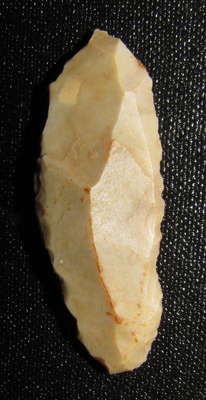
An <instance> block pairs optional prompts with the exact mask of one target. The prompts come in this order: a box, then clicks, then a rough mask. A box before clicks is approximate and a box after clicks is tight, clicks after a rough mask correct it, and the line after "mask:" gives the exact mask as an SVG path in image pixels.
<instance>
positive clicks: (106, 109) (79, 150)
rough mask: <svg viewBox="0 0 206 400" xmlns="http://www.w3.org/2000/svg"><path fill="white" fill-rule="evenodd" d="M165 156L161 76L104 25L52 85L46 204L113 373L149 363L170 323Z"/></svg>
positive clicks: (75, 301)
mask: <svg viewBox="0 0 206 400" xmlns="http://www.w3.org/2000/svg"><path fill="white" fill-rule="evenodd" d="M160 160H161V145H160V140H159V135H158V124H157V118H156V114H155V109H154V104H153V95H152V81H151V78H150V77H149V75H148V73H147V71H146V69H145V68H144V67H143V65H142V64H141V63H140V62H139V61H138V60H137V59H136V58H135V57H134V56H133V55H132V54H131V52H130V51H129V50H128V49H127V48H126V46H125V45H124V44H123V43H122V42H121V40H119V39H116V38H113V37H111V36H109V35H108V34H107V33H106V32H102V31H99V30H96V31H95V32H94V34H93V36H92V38H91V40H90V41H89V43H88V45H87V46H86V47H85V48H83V49H82V50H81V51H80V52H79V53H78V54H77V55H76V56H75V57H73V58H72V59H71V61H69V62H68V63H66V65H65V67H64V70H63V72H62V73H61V74H60V76H59V77H58V79H57V80H56V81H55V82H53V83H52V84H51V85H50V105H49V113H48V119H47V122H46V126H45V129H44V132H43V136H42V146H41V158H40V164H41V174H40V189H39V191H38V194H37V197H36V203H37V212H38V216H39V220H40V224H41V227H42V232H43V236H44V240H45V244H46V247H47V248H48V250H49V252H50V254H52V255H53V257H52V258H53V266H54V269H55V271H56V272H57V274H58V275H59V276H60V277H61V278H62V279H63V281H64V284H65V285H64V286H65V291H64V299H65V303H66V305H67V307H68V309H69V310H70V312H71V313H72V314H73V315H74V317H75V318H76V320H77V326H78V331H79V337H80V340H81V341H82V342H83V343H84V345H85V346H86V348H87V349H88V351H89V352H90V354H91V355H92V356H93V357H95V358H96V359H98V360H99V361H101V362H102V363H103V364H104V365H105V366H106V368H107V369H108V371H109V372H110V373H117V372H123V371H128V370H132V369H134V368H136V367H138V366H140V365H141V364H142V363H143V362H144V361H145V360H146V358H147V354H148V352H149V350H150V348H151V344H152V342H153V340H154V339H155V337H156V335H157V329H158V326H159V323H160V318H161V313H162V305H161V299H162V292H161V288H160V284H159V280H158V276H157V272H156V260H157V256H158V252H159V243H160V239H161V233H160V223H161V219H162V217H163V210H164V204H163V201H162V197H161V192H162V187H163V185H162V178H161V175H160V171H159V169H160ZM68 330H69V326H68Z"/></svg>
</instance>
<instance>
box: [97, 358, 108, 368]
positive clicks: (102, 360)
mask: <svg viewBox="0 0 206 400" xmlns="http://www.w3.org/2000/svg"><path fill="white" fill-rule="evenodd" d="M95 360H96V361H97V362H99V363H100V364H102V365H103V366H104V367H106V363H105V361H104V359H103V358H101V357H95Z"/></svg>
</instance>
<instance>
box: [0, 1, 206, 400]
mask: <svg viewBox="0 0 206 400" xmlns="http://www.w3.org/2000/svg"><path fill="white" fill-rule="evenodd" d="M0 18H1V24H0V27H1V33H0V34H1V41H0V48H1V54H2V55H1V75H0V80H1V84H0V96H1V119H0V130H1V133H0V154H1V157H0V175H1V181H0V209H1V211H0V215H1V218H0V236H1V244H0V258H1V280H0V311H1V312H0V318H1V320H0V339H1V344H2V349H1V356H0V364H1V365H0V399H1V400H22V399H25V400H43V399H45V400H68V399H72V400H78V399H85V398H86V399H88V400H93V399H94V400H113V399H116V400H127V399H128V400H134V399H135V400H143V399H144V400H150V399H151V400H166V399H167V400H202V399H206V384H205V379H206V378H205V377H206V363H205V361H206V360H205V344H206V325H205V319H204V318H205V314H206V307H205V303H206V291H205V289H206V271H205V262H206V257H205V256H206V255H205V251H204V245H205V243H204V238H205V228H206V225H205V208H204V202H205V192H204V185H205V179H206V175H205V170H204V161H205V154H204V151H203V150H204V145H205V136H204V124H205V119H206V117H205V116H206V107H205V106H206V104H205V73H206V69H205V67H206V65H205V58H204V57H205V43H206V40H205V39H206V29H205V24H206V3H205V1H204V0H203V1H202V0H200V1H192V0H182V1H176V0H167V1H166V0H165V1H162V0H151V1H150V0H148V1H147V0H145V1H140V0H139V1H134V0H131V1H130V0H126V1H116V2H115V1H114V2H113V1H109V0H105V1H102V0H101V1H98V0H96V1H92V0H86V1H80V0H77V1H66V0H61V1H60V0H59V1H54V0H35V1H29V0H24V1H23V0H19V1H17V0H13V1H9V0H2V1H1V3H0ZM97 27H98V28H101V29H105V30H108V31H109V33H111V34H115V35H116V36H118V37H120V38H121V39H122V40H123V41H124V43H125V44H126V45H127V46H128V47H129V49H130V50H131V51H132V52H133V53H134V54H135V55H137V56H138V57H139V58H140V59H141V60H142V61H143V62H144V64H145V65H146V67H147V68H148V70H149V72H150V74H151V76H152V78H153V82H154V96H155V105H156V110H157V114H158V117H159V133H160V137H161V141H162V146H163V161H162V166H161V168H162V174H163V177H164V184H165V189H164V194H163V196H164V199H165V202H166V210H165V218H164V221H163V224H162V232H163V239H162V243H161V250H160V256H159V260H158V273H159V276H160V280H161V285H162V289H163V293H164V300H163V307H164V312H163V316H162V321H161V325H160V329H159V335H158V338H157V340H156V341H155V342H154V344H153V346H152V351H151V353H150V354H149V357H148V360H147V362H146V363H145V364H144V365H143V366H142V367H141V368H139V369H137V370H135V371H133V372H131V373H125V374H119V375H116V376H115V375H114V376H109V375H108V374H107V373H106V372H105V371H104V370H102V369H101V368H100V367H98V366H97V364H96V363H95V362H94V361H93V360H92V359H91V358H90V357H89V356H88V354H87V352H86V351H85V350H84V348H83V346H81V345H80V344H79V343H78V341H77V340H76V339H75V326H74V321H73V319H72V318H71V316H70V315H69V313H68V312H67V311H66V309H65V307H64V305H63V301H62V297H61V285H60V282H59V281H58V279H57V278H56V276H55V275H54V273H53V270H52V267H51V264H50V262H49V259H48V255H47V253H46V251H45V250H44V246H43V244H42V242H41V239H40V235H39V230H38V225H37V223H36V218H35V213H34V196H33V175H34V170H35V164H36V158H37V156H38V153H39V139H40V135H41V132H42V129H43V126H44V123H45V119H46V115H47V109H48V92H47V89H46V88H47V85H48V83H49V82H50V81H52V80H53V79H55V78H56V76H57V75H58V74H59V73H60V71H61V68H62V65H63V63H64V62H65V61H66V60H67V59H68V58H69V57H71V56H72V55H73V54H74V53H75V52H76V51H78V50H79V48H81V46H82V45H84V44H85V43H86V41H87V40H88V38H89V36H90V35H91V33H92V31H93V29H94V28H97ZM91 295H92V294H91ZM94 301H95V300H94Z"/></svg>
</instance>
